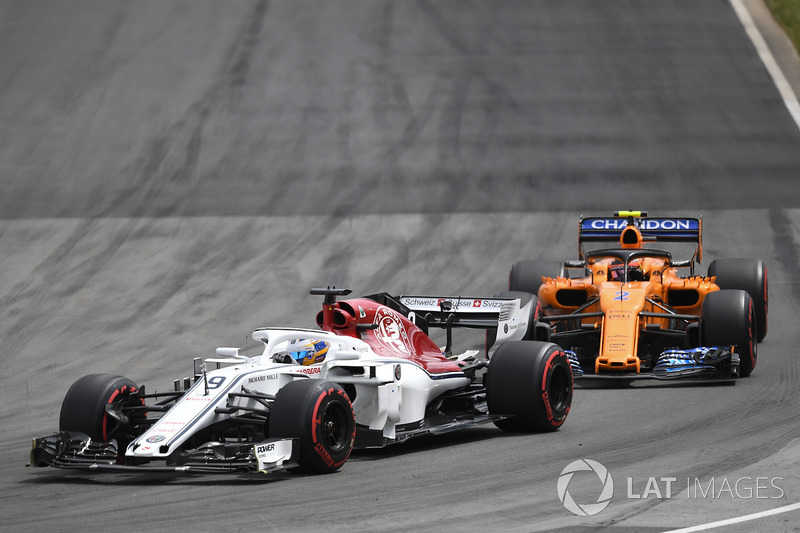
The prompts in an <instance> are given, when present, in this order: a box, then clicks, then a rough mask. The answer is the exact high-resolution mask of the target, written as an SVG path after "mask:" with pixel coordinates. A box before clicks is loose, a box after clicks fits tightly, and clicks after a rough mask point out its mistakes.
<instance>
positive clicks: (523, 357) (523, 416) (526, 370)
mask: <svg viewBox="0 0 800 533" xmlns="http://www.w3.org/2000/svg"><path fill="white" fill-rule="evenodd" d="M572 386H573V384H572V371H571V369H570V365H569V360H568V359H567V356H566V355H565V354H564V351H563V350H562V349H561V348H560V347H559V346H557V345H555V344H552V343H549V342H540V341H516V342H509V343H506V344H503V345H501V346H500V347H499V348H498V349H497V351H496V352H495V353H494V355H493V356H492V359H491V361H490V362H489V370H488V371H487V373H486V401H487V403H488V406H489V412H490V413H491V414H501V415H511V416H510V418H506V419H503V420H498V421H496V422H495V425H496V426H497V427H499V428H500V429H503V430H505V431H512V432H541V431H555V430H557V429H558V428H560V427H561V426H562V424H563V423H564V421H565V420H566V419H567V415H568V414H569V409H570V405H571V404H572V391H573V388H572Z"/></svg>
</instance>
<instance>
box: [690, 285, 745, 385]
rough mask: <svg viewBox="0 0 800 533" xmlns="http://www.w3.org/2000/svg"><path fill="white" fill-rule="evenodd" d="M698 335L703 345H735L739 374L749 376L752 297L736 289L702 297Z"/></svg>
mask: <svg viewBox="0 0 800 533" xmlns="http://www.w3.org/2000/svg"><path fill="white" fill-rule="evenodd" d="M702 313H703V314H702V334H703V344H704V345H705V346H709V347H710V346H730V345H735V346H736V352H737V353H738V354H739V375H740V376H742V377H745V376H749V375H750V374H751V373H752V372H753V369H754V368H755V367H756V361H757V359H758V352H757V350H758V343H757V342H756V338H757V337H756V331H757V326H758V318H757V316H756V310H755V306H754V304H753V299H752V298H751V297H750V295H749V294H748V293H747V292H745V291H743V290H737V289H726V290H719V291H715V292H712V293H709V294H708V295H706V297H705V299H704V300H703V311H702Z"/></svg>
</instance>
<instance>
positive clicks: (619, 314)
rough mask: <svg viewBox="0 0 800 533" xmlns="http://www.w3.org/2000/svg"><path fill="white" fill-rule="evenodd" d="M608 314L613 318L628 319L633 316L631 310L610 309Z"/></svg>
mask: <svg viewBox="0 0 800 533" xmlns="http://www.w3.org/2000/svg"><path fill="white" fill-rule="evenodd" d="M606 316H607V317H608V318H609V319H611V320H628V319H630V318H631V312H630V311H620V310H612V311H609V312H608V313H607V314H606Z"/></svg>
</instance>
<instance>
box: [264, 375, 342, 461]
mask: <svg viewBox="0 0 800 533" xmlns="http://www.w3.org/2000/svg"><path fill="white" fill-rule="evenodd" d="M269 436H270V437H273V438H296V439H298V445H299V457H298V461H299V463H300V470H301V471H303V472H306V473H311V474H327V473H330V472H335V471H336V470H338V469H339V468H340V467H341V466H342V465H343V464H344V463H345V461H347V458H348V457H350V452H351V451H353V443H354V442H355V438H356V419H355V413H354V411H353V405H352V404H351V403H350V398H348V396H347V393H346V392H345V391H344V389H343V388H342V387H341V386H340V385H338V384H336V383H332V382H330V381H320V380H314V379H300V380H297V381H292V382H291V383H288V384H287V385H286V386H284V387H283V388H282V389H281V390H279V391H278V394H277V395H276V397H275V403H274V404H273V405H272V410H271V413H270V417H269Z"/></svg>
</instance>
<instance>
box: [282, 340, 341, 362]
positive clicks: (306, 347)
mask: <svg viewBox="0 0 800 533" xmlns="http://www.w3.org/2000/svg"><path fill="white" fill-rule="evenodd" d="M329 346H330V345H329V344H328V343H327V342H325V341H311V340H307V339H296V340H293V341H291V342H290V343H289V345H288V346H287V347H286V350H287V351H288V352H289V355H290V356H292V358H293V359H294V360H295V361H297V363H298V364H301V365H303V366H308V365H313V364H314V363H321V362H322V361H324V360H325V356H326V355H328V347H329Z"/></svg>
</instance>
